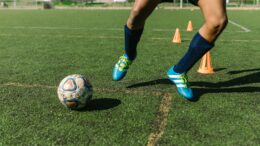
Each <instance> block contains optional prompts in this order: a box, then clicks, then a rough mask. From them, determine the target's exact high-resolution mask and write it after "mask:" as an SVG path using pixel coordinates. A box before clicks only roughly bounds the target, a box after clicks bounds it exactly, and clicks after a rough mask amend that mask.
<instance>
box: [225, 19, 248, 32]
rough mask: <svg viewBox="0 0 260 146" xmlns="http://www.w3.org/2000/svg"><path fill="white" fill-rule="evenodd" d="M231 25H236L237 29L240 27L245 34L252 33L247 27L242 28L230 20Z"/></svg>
mask: <svg viewBox="0 0 260 146" xmlns="http://www.w3.org/2000/svg"><path fill="white" fill-rule="evenodd" d="M229 23H231V24H233V25H235V26H236V27H239V28H240V29H242V30H243V32H250V31H251V30H250V29H249V28H246V27H245V26H242V25H240V24H238V23H236V22H234V21H232V20H229Z"/></svg>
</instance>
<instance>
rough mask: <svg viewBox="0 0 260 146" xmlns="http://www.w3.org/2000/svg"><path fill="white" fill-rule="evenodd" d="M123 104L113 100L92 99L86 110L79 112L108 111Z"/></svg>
mask: <svg viewBox="0 0 260 146" xmlns="http://www.w3.org/2000/svg"><path fill="white" fill-rule="evenodd" d="M120 104H121V101H120V100H118V99H112V98H100V99H92V100H91V101H90V102H89V103H88V105H87V106H86V108H83V109H81V110H79V111H81V112H84V111H96V110H98V111H99V110H107V109H111V108H114V107H116V106H118V105H120Z"/></svg>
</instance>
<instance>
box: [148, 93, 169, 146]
mask: <svg viewBox="0 0 260 146" xmlns="http://www.w3.org/2000/svg"><path fill="white" fill-rule="evenodd" d="M171 103H172V96H171V95H170V94H169V93H166V94H164V96H163V98H162V101H161V104H160V108H159V112H158V114H157V117H156V120H155V122H154V126H153V128H154V129H152V132H151V134H150V135H149V137H148V143H147V146H156V145H157V142H158V140H159V139H160V138H161V137H162V135H163V133H164V130H165V128H166V125H167V121H168V115H169V112H170V108H171Z"/></svg>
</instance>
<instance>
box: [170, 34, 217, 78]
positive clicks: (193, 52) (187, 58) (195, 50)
mask: <svg viewBox="0 0 260 146" xmlns="http://www.w3.org/2000/svg"><path fill="white" fill-rule="evenodd" d="M213 47H214V43H209V42H208V41H207V40H205V39H204V38H203V37H202V36H201V35H200V34H199V33H197V34H196V35H195V36H194V37H193V39H192V41H191V43H190V46H189V50H188V51H187V52H186V54H185V55H184V56H183V58H182V59H181V60H180V61H179V62H178V64H176V65H175V66H174V72H177V73H184V72H188V71H189V70H190V69H191V68H192V66H193V65H194V64H195V63H196V62H197V61H198V60H199V59H200V58H201V57H202V56H203V55H204V54H205V53H207V52H208V51H209V50H210V49H211V48H213Z"/></svg>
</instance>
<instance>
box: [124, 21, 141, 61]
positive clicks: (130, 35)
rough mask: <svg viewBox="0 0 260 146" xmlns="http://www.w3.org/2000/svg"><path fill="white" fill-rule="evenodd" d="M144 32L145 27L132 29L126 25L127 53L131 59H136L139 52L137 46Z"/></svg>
mask: <svg viewBox="0 0 260 146" xmlns="http://www.w3.org/2000/svg"><path fill="white" fill-rule="evenodd" d="M142 33H143V28H142V29H138V30H131V29H129V28H128V27H127V25H125V53H126V55H127V56H128V58H129V59H130V60H134V59H135V57H136V54H137V51H136V47H137V44H138V42H139V40H140V38H141V35H142Z"/></svg>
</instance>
